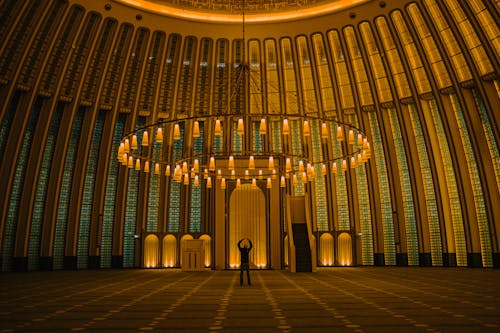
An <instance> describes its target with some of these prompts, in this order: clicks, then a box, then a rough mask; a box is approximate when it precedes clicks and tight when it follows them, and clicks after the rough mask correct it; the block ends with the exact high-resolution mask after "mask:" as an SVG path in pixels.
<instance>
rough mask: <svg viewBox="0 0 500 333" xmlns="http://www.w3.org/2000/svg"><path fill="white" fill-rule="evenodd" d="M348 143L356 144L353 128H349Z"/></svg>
mask: <svg viewBox="0 0 500 333" xmlns="http://www.w3.org/2000/svg"><path fill="white" fill-rule="evenodd" d="M347 143H348V144H350V145H353V144H354V131H353V130H349V137H348V140H347Z"/></svg>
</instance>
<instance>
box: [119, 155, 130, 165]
mask: <svg viewBox="0 0 500 333" xmlns="http://www.w3.org/2000/svg"><path fill="white" fill-rule="evenodd" d="M127 161H128V155H127V153H123V155H122V158H121V160H120V162H121V163H122V165H127Z"/></svg>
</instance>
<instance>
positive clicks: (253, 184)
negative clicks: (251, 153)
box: [252, 178, 257, 188]
mask: <svg viewBox="0 0 500 333" xmlns="http://www.w3.org/2000/svg"><path fill="white" fill-rule="evenodd" d="M252 187H253V188H257V179H255V178H252Z"/></svg>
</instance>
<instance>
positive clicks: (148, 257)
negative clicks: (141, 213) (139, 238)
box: [143, 234, 160, 268]
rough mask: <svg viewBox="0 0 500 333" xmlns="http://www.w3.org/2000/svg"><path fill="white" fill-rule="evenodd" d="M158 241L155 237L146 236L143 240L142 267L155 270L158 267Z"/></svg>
mask: <svg viewBox="0 0 500 333" xmlns="http://www.w3.org/2000/svg"><path fill="white" fill-rule="evenodd" d="M159 246H160V241H159V240H158V236H156V235H153V234H151V235H147V236H146V238H144V261H143V262H144V264H143V265H144V267H146V268H155V267H158V263H159V255H160V248H159Z"/></svg>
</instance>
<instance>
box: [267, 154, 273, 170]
mask: <svg viewBox="0 0 500 333" xmlns="http://www.w3.org/2000/svg"><path fill="white" fill-rule="evenodd" d="M268 168H269V170H272V169H274V158H273V157H272V156H269V165H268Z"/></svg>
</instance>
